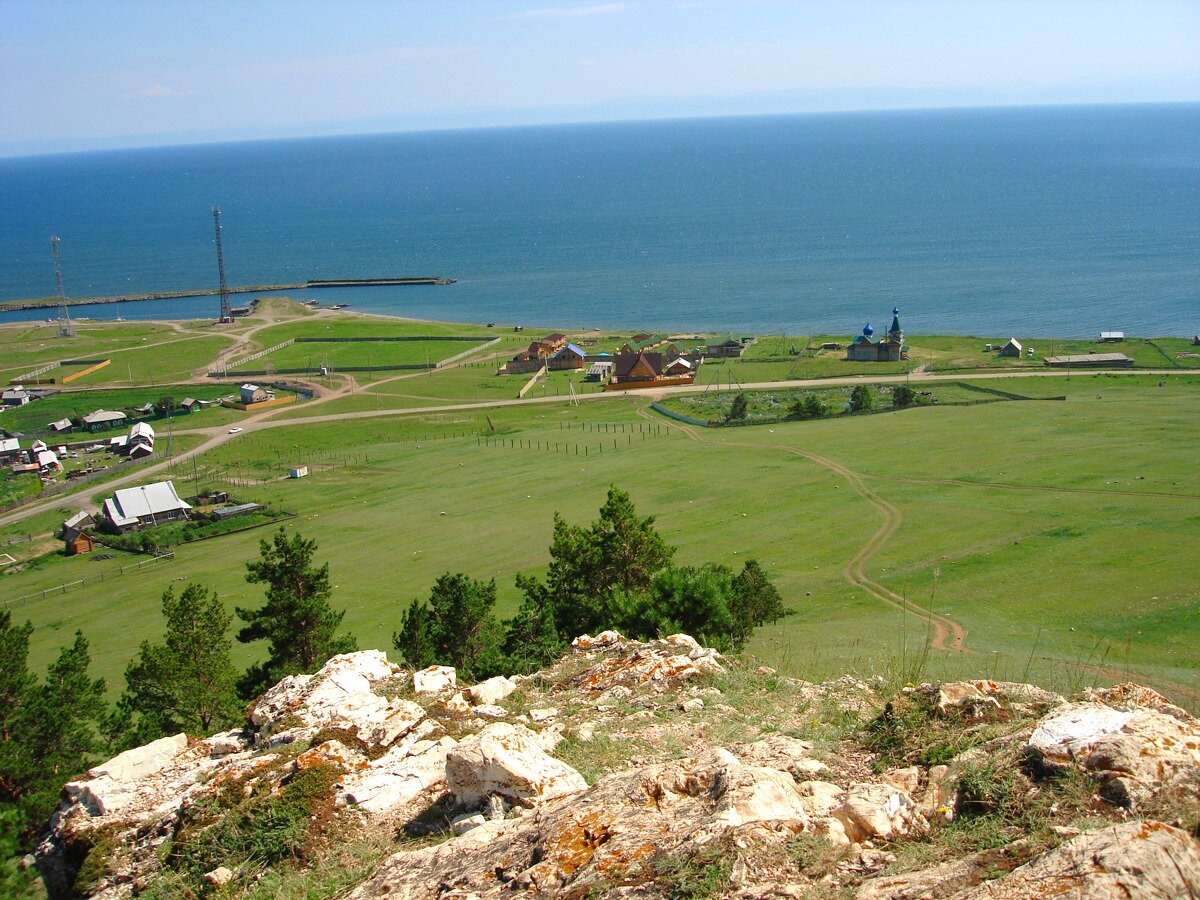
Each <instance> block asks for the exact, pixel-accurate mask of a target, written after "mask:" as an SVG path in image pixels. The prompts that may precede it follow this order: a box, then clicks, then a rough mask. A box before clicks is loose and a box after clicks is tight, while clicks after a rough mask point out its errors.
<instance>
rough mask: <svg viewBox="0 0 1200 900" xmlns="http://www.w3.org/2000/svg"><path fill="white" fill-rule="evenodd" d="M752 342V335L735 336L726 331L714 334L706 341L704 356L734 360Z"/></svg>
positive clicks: (753, 339)
mask: <svg viewBox="0 0 1200 900" xmlns="http://www.w3.org/2000/svg"><path fill="white" fill-rule="evenodd" d="M754 341H755V338H754V337H753V336H752V335H745V334H743V335H736V334H733V333H731V332H728V331H726V332H725V333H724V334H715V335H713V336H712V337H711V338H709V339H708V346H707V349H705V351H704V355H705V356H715V357H717V358H721V359H736V358H738V357H739V356H741V355H742V354H743V353H745V352H746V348H747V347H749V346H750V345H751V344H753V343H754Z"/></svg>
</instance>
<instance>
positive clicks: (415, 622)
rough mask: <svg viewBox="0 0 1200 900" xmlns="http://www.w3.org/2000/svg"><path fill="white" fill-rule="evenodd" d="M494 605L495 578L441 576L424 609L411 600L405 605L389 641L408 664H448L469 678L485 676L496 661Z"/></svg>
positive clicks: (497, 629)
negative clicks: (411, 602)
mask: <svg viewBox="0 0 1200 900" xmlns="http://www.w3.org/2000/svg"><path fill="white" fill-rule="evenodd" d="M495 605H496V582H495V579H492V580H490V581H481V580H477V579H474V578H471V577H469V576H467V575H463V574H462V573H455V574H453V575H452V574H450V573H449V572H447V573H446V574H444V575H442V576H440V577H439V578H438V579H437V581H436V582H434V585H433V588H432V590H430V592H429V601H428V603H427V604H426V605H424V606H420V605H419V604H418V603H417V602H416V601H414V602H413V604H412V605H410V606H409V608H408V612H407V613H405V617H404V620H403V622H402V623H401V627H400V631H399V632H397V633H395V634H394V635H392V643H393V645H394V646H395V647H396V649H397V650H399V651H400V652H401V653H403V654H404V658H405V660H406V661H407V662H408V663H409V665H412V666H419V665H422V664H424V665H429V664H430V663H437V664H439V665H448V666H454V667H455V668H457V669H459V670H461V672H462V673H463V675H464V677H466V678H469V679H476V678H479V677H481V676H482V677H487V676H488V675H491V674H493V672H494V670H495V669H497V668H499V663H500V643H501V632H500V626H499V624H498V623H497V622H496V618H495V616H493V615H492V608H493V607H494V606H495Z"/></svg>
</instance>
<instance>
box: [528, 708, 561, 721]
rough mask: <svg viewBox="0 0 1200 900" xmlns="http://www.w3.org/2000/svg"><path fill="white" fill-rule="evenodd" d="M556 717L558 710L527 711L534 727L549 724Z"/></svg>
mask: <svg viewBox="0 0 1200 900" xmlns="http://www.w3.org/2000/svg"><path fill="white" fill-rule="evenodd" d="M557 717H558V710H557V709H554V708H552V707H546V708H542V709H531V710H530V711H529V720H530V721H531V722H533V723H534V724H535V725H541V724H543V723H544V722H549V721H551V720H552V719H555V718H557Z"/></svg>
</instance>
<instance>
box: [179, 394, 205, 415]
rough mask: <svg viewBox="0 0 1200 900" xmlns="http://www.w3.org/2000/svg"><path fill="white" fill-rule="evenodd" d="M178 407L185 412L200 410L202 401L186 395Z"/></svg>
mask: <svg viewBox="0 0 1200 900" xmlns="http://www.w3.org/2000/svg"><path fill="white" fill-rule="evenodd" d="M176 409H178V410H179V411H180V412H185V413H194V412H200V401H199V400H197V399H196V398H195V397H184V398H183V399H182V400H180V401H179V406H177V407H176Z"/></svg>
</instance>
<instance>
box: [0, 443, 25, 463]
mask: <svg viewBox="0 0 1200 900" xmlns="http://www.w3.org/2000/svg"><path fill="white" fill-rule="evenodd" d="M20 455H21V442H20V441H19V440H17V439H16V438H0V460H4V461H5V462H11V461H12V460H14V459H16V458H17V457H18V456H20Z"/></svg>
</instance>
